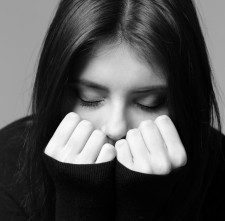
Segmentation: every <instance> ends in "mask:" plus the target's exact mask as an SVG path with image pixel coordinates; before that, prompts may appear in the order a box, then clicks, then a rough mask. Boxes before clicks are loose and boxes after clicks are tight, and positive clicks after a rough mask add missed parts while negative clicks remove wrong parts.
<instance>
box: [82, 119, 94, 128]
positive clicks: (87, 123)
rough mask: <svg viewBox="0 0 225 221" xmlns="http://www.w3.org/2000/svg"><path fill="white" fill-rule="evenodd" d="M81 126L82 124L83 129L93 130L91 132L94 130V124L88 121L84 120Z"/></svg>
mask: <svg viewBox="0 0 225 221" xmlns="http://www.w3.org/2000/svg"><path fill="white" fill-rule="evenodd" d="M80 124H81V125H82V126H83V127H85V128H88V129H91V130H92V129H93V128H94V126H93V124H92V123H91V122H90V121H88V120H82V121H81V122H80Z"/></svg>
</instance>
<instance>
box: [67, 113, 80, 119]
mask: <svg viewBox="0 0 225 221" xmlns="http://www.w3.org/2000/svg"><path fill="white" fill-rule="evenodd" d="M66 118H67V119H68V120H80V116H79V115H78V114H76V113H75V112H70V113H68V114H67V115H66Z"/></svg>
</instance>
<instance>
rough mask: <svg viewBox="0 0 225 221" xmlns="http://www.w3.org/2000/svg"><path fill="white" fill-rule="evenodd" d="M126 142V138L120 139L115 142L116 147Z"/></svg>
mask: <svg viewBox="0 0 225 221" xmlns="http://www.w3.org/2000/svg"><path fill="white" fill-rule="evenodd" d="M125 143H126V140H125V139H121V140H118V141H116V143H115V147H116V148H119V147H122V146H123V145H124V144H125Z"/></svg>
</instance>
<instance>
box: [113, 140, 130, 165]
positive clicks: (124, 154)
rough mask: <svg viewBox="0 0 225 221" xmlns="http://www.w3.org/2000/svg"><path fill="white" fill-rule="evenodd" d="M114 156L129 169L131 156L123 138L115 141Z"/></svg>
mask: <svg viewBox="0 0 225 221" xmlns="http://www.w3.org/2000/svg"><path fill="white" fill-rule="evenodd" d="M115 148H116V156H117V160H118V161H119V162H120V163H121V164H123V165H124V166H126V167H127V168H129V169H132V167H133V156H132V154H131V151H130V147H129V145H128V143H127V141H126V140H125V139H121V140H119V141H117V142H116V144H115Z"/></svg>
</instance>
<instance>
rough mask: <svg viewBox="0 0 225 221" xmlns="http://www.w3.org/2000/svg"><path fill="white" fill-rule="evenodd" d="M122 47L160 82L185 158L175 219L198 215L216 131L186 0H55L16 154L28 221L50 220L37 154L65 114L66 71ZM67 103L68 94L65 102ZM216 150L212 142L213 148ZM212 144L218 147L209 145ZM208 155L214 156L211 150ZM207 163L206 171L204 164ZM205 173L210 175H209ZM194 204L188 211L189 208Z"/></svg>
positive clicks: (209, 84) (49, 197) (48, 192)
mask: <svg viewBox="0 0 225 221" xmlns="http://www.w3.org/2000/svg"><path fill="white" fill-rule="evenodd" d="M106 42H107V43H110V44H113V43H117V42H126V43H127V44H129V46H130V47H131V48H133V49H134V50H135V51H136V52H137V53H138V55H139V56H140V57H141V58H142V59H145V61H147V62H149V63H151V62H152V59H155V60H157V61H158V62H160V64H161V65H162V67H163V68H164V69H165V70H166V77H167V80H168V86H169V92H168V108H169V115H170V117H171V119H172V120H173V122H174V124H175V126H176V128H177V130H178V132H179V135H180V137H181V140H182V142H183V144H184V146H185V148H186V151H187V155H188V163H187V166H186V168H187V174H188V175H187V176H186V177H187V179H188V182H189V185H188V188H187V189H183V190H182V191H183V192H185V193H188V194H186V195H182V194H181V195H182V197H183V198H182V197H181V199H180V201H182V203H180V204H179V205H177V206H178V207H179V208H177V210H176V217H175V216H174V217H173V218H174V220H175V218H176V219H177V220H182V218H183V217H185V216H186V215H187V214H188V211H189V210H190V209H192V210H194V211H196V214H197V213H198V211H199V209H200V207H201V203H202V200H203V199H204V195H205V192H206V191H207V186H203V182H204V181H205V180H206V179H208V180H210V179H211V174H213V163H212V165H211V164H210V162H209V153H210V151H211V150H210V148H211V146H212V145H211V143H210V141H211V140H212V136H213V135H212V134H214V133H212V131H213V130H212V126H213V125H215V123H217V130H218V131H219V132H221V125H220V115H219V110H218V104H217V101H216V98H215V94H214V89H213V76H212V71H211V68H210V62H209V59H208V54H207V48H206V45H205V41H204V37H203V34H202V31H201V28H200V24H199V21H198V17H197V13H196V9H195V6H194V3H193V2H192V0H185V1H183V0H61V1H60V3H59V6H58V10H57V11H56V14H55V16H54V19H53V21H52V23H51V25H50V27H49V29H48V32H47V35H46V38H45V40H44V44H43V48H42V52H41V54H40V59H39V65H38V68H37V74H36V80H35V84H34V89H33V95H32V122H31V123H30V124H29V126H28V127H27V135H26V140H25V141H26V142H25V145H24V149H23V152H22V154H21V156H22V157H21V159H22V160H21V163H20V164H21V168H20V173H19V174H20V178H21V177H23V178H24V180H25V181H26V182H27V185H28V192H27V195H26V197H25V198H24V206H25V208H26V210H27V213H28V214H29V216H30V220H35V219H37V220H51V219H52V218H53V217H54V202H55V198H54V196H55V194H54V185H53V183H52V181H51V179H50V177H49V175H48V173H47V171H46V169H45V166H44V163H43V161H42V153H43V150H44V148H45V147H46V145H47V143H48V141H49V140H50V138H51V136H52V135H53V133H54V131H55V129H56V128H57V126H58V124H59V123H60V121H61V120H62V118H63V117H64V115H65V114H66V113H67V112H68V111H69V110H68V109H65V108H64V106H65V105H64V104H66V103H68V102H69V101H68V82H69V81H70V77H71V72H73V75H76V74H78V73H79V68H78V66H79V64H80V63H81V62H82V61H84V60H85V59H86V58H87V57H89V56H91V55H92V54H93V53H94V51H95V49H96V48H97V47H98V46H100V45H101V44H103V43H106ZM73 99H74V101H75V97H74V98H73ZM214 146H215V148H216V145H214ZM217 146H218V145H217ZM215 152H216V151H215ZM209 164H210V166H209ZM209 168H210V170H209ZM193 205H195V207H192V206H193Z"/></svg>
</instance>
